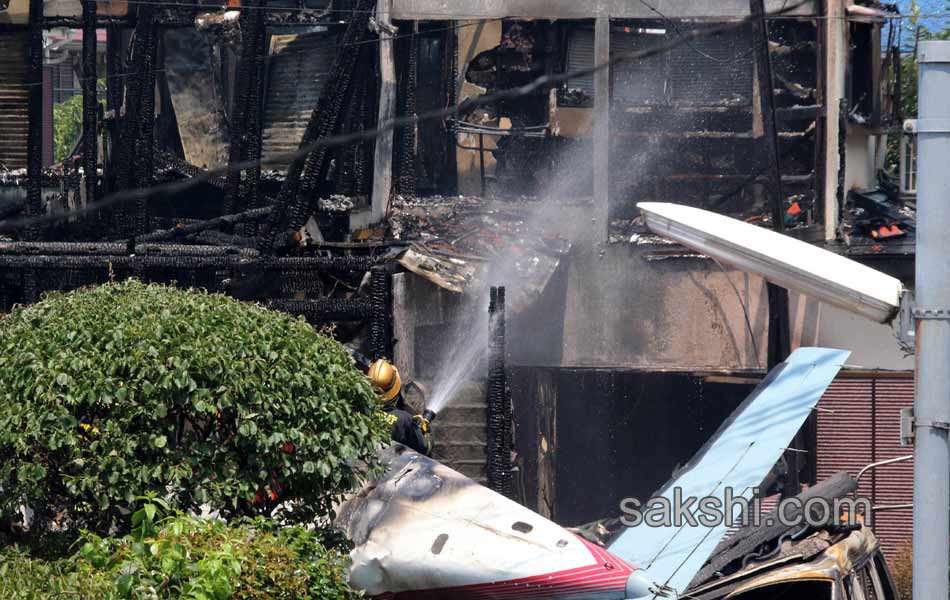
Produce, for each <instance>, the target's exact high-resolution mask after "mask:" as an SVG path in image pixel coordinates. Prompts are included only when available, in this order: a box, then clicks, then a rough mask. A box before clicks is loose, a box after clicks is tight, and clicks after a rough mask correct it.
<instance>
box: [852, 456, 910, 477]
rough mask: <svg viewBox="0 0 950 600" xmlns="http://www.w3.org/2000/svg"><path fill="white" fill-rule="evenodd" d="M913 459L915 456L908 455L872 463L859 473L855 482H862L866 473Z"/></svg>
mask: <svg viewBox="0 0 950 600" xmlns="http://www.w3.org/2000/svg"><path fill="white" fill-rule="evenodd" d="M912 458H914V455H913V454H908V455H906V456H898V457H897V458H889V459H887V460H879V461H877V462H874V463H871V464H869V465H868V466H866V467H864V468H863V469H861V470H860V471H858V474H857V476H856V477H855V478H854V480H855V481H860V480H861V476H862V475H864V474H865V473H867V472H868V471H870V470H872V469H876V468H878V467H883V466H885V465H892V464H894V463H899V462H904V461H905V460H910V459H912Z"/></svg>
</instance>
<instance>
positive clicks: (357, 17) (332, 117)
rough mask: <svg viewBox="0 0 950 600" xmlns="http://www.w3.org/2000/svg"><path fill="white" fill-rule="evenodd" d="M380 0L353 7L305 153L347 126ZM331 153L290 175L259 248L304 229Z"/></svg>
mask: <svg viewBox="0 0 950 600" xmlns="http://www.w3.org/2000/svg"><path fill="white" fill-rule="evenodd" d="M375 4H376V0H359V1H358V2H356V4H355V6H354V11H353V13H352V15H351V17H350V20H349V24H348V25H347V28H346V33H344V35H343V40H342V51H341V52H339V53H337V56H336V60H335V61H334V65H333V69H332V75H331V76H330V78H329V80H328V81H327V83H326V85H325V86H324V88H323V91H322V92H321V94H320V99H319V100H318V102H317V106H316V107H315V108H314V111H313V113H312V114H311V116H310V121H309V122H308V123H307V128H306V130H305V132H304V135H303V139H302V140H301V143H300V147H301V148H305V147H307V146H310V145H311V144H313V143H314V142H315V141H316V140H319V139H321V138H326V137H329V136H331V135H333V134H334V133H335V132H336V131H337V130H338V126H339V124H340V122H341V121H342V115H343V109H344V107H345V105H346V102H347V98H348V96H349V93H350V91H351V84H352V80H353V77H354V76H356V73H355V71H356V65H357V59H358V58H359V56H360V54H361V52H360V51H359V50H360V48H361V47H364V46H366V44H364V43H363V41H364V40H365V39H366V38H367V36H368V35H369V30H368V27H369V18H370V15H371V14H372V9H373V7H374V6H375ZM330 156H331V153H330V149H329V148H327V147H321V148H317V149H316V150H314V151H313V152H310V153H309V154H307V155H306V156H305V157H302V158H298V159H297V160H295V161H294V162H293V163H291V165H290V167H289V168H288V170H287V177H286V179H285V180H284V184H283V186H282V187H281V190H280V193H279V194H278V197H277V204H276V205H275V210H274V211H273V212H272V213H271V215H270V217H269V218H268V220H267V223H266V225H265V228H264V231H262V233H261V235H260V238H259V241H258V248H259V249H260V250H261V251H262V252H271V251H272V250H273V249H274V246H275V244H276V243H277V240H278V238H281V244H283V243H285V241H286V239H285V238H289V237H290V236H291V235H292V234H293V232H295V231H297V230H298V229H300V227H301V226H303V224H304V222H305V221H306V219H307V217H308V216H309V215H310V214H311V213H312V212H313V209H314V207H315V206H316V202H317V198H318V195H319V194H318V190H317V188H318V186H319V184H320V183H321V182H322V181H323V179H324V178H325V177H326V175H327V169H328V168H329V163H330Z"/></svg>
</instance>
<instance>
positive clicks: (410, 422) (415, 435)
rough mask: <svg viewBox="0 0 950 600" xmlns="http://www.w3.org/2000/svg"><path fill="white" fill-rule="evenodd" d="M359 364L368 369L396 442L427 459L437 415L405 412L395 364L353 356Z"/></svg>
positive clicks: (384, 360)
mask: <svg viewBox="0 0 950 600" xmlns="http://www.w3.org/2000/svg"><path fill="white" fill-rule="evenodd" d="M354 358H356V362H357V364H360V366H364V365H366V364H367V363H368V366H365V367H364V368H366V376H367V377H369V381H370V383H371V384H372V385H373V388H374V389H375V390H376V393H377V394H379V397H380V400H381V402H382V405H383V410H384V411H386V414H387V416H388V417H389V422H390V424H391V426H392V438H393V441H396V442H399V443H400V444H403V445H405V446H408V447H410V448H412V449H413V450H415V451H416V452H418V453H419V454H424V455H426V456H428V455H429V454H430V453H431V452H432V442H431V439H430V437H429V421H431V420H432V418H434V415H432V414H431V413H429V411H426V413H425V414H424V415H414V416H413V415H411V414H409V412H407V411H406V405H405V402H404V401H403V398H402V379H401V378H400V377H399V371H398V370H397V369H396V367H395V365H393V364H392V363H390V362H389V361H388V360H386V359H384V358H380V359H377V360H374V361H372V362H370V361H368V360H365V359H363V357H362V356H358V355H357V354H356V353H354Z"/></svg>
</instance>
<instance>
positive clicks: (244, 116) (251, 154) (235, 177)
mask: <svg viewBox="0 0 950 600" xmlns="http://www.w3.org/2000/svg"><path fill="white" fill-rule="evenodd" d="M263 7H264V2H263V0H250V2H248V3H247V5H246V10H244V11H243V12H242V14H241V30H242V32H243V35H244V41H243V45H242V48H241V58H240V62H239V65H238V75H237V81H236V85H237V89H236V90H235V98H234V111H233V114H232V118H231V131H230V134H231V140H230V145H229V149H228V164H229V165H233V164H236V163H240V162H242V161H245V160H248V159H259V158H260V148H261V141H260V133H261V132H260V126H261V117H260V109H261V91H260V87H261V85H262V82H261V79H262V71H263V63H262V59H261V57H262V54H263V52H264V48H263V45H264V17H263V10H261V9H262V8H263ZM260 177H261V167H260V164H257V165H256V166H255V167H254V168H252V169H248V170H246V171H245V170H240V171H238V170H235V171H229V172H228V177H227V183H226V184H225V195H224V206H223V207H222V210H223V212H224V213H225V214H229V213H232V212H234V211H235V210H241V209H242V208H243V207H244V205H245V202H246V201H248V200H249V198H248V196H246V195H245V193H246V192H250V193H256V192H257V189H258V187H259V185H260ZM251 179H253V183H251V182H250V180H251ZM242 180H244V181H246V183H243V184H242ZM250 203H251V204H255V202H254V201H251V202H250Z"/></svg>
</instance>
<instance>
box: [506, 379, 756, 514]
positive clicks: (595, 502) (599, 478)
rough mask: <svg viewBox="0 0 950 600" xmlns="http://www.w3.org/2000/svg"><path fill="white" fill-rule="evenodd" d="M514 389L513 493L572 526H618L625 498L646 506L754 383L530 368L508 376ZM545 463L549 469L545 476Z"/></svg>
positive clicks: (750, 381) (527, 503) (748, 381)
mask: <svg viewBox="0 0 950 600" xmlns="http://www.w3.org/2000/svg"><path fill="white" fill-rule="evenodd" d="M510 381H511V387H512V402H513V404H514V414H515V424H516V452H517V454H518V463H519V465H520V466H521V470H522V475H521V477H522V479H521V481H519V482H518V484H517V485H516V487H520V489H522V490H523V493H524V495H525V498H524V500H525V504H526V505H527V506H528V507H529V508H532V509H536V510H539V512H542V514H547V515H549V516H551V517H552V518H553V519H554V520H555V521H556V522H558V523H560V524H562V525H567V526H572V525H579V524H582V523H587V522H590V521H593V520H596V519H600V518H605V517H616V516H618V515H619V503H620V501H621V500H622V499H623V498H627V497H636V498H639V499H641V500H645V499H647V498H649V497H650V496H651V495H652V494H653V492H655V491H656V490H657V489H659V488H660V486H661V485H662V484H664V483H665V482H666V481H668V480H669V479H670V477H671V475H672V473H673V471H674V470H675V469H676V468H677V466H679V465H683V464H685V463H686V462H687V461H688V460H689V459H690V458H691V457H692V456H693V454H695V452H696V451H697V450H699V448H700V447H701V446H702V445H703V444H704V443H705V442H706V441H707V440H708V439H709V437H710V436H711V435H712V434H713V433H714V432H715V431H716V429H717V428H718V427H719V426H720V425H721V424H722V422H723V421H724V420H725V419H726V417H727V416H728V415H729V414H730V413H731V412H732V411H733V410H734V409H735V408H736V407H737V406H738V405H739V404H740V403H741V402H742V400H743V399H744V398H745V397H746V396H747V395H748V394H749V392H751V391H752V389H753V387H754V383H755V382H754V381H753V380H745V381H743V380H741V379H735V380H733V379H729V380H728V381H730V382H728V383H727V382H724V381H723V380H722V379H721V378H720V379H717V378H709V377H702V376H693V375H688V374H683V373H659V372H653V373H648V372H641V371H630V370H603V369H566V368H565V369H557V368H532V367H514V368H512V369H511V379H510ZM737 382H739V383H737ZM541 398H544V399H545V400H542V401H539V399H541ZM548 400H550V401H551V402H550V403H549V402H548ZM552 413H553V414H552ZM551 424H553V429H551V428H550V425H551ZM546 429H549V433H548V434H547V435H544V434H542V432H544V431H545V430H546ZM542 436H543V437H545V438H546V439H545V441H544V443H543V444H542V442H541V437H542ZM539 461H540V462H542V463H544V462H546V463H547V466H545V465H541V467H540V469H539ZM552 466H553V468H551V467H552ZM552 479H553V481H551V480H552ZM539 489H542V491H541V492H540V494H539ZM543 490H547V491H543ZM542 496H544V497H542Z"/></svg>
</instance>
